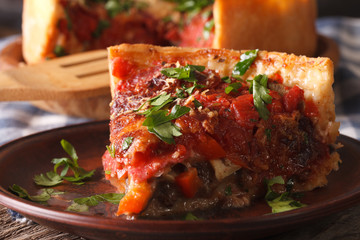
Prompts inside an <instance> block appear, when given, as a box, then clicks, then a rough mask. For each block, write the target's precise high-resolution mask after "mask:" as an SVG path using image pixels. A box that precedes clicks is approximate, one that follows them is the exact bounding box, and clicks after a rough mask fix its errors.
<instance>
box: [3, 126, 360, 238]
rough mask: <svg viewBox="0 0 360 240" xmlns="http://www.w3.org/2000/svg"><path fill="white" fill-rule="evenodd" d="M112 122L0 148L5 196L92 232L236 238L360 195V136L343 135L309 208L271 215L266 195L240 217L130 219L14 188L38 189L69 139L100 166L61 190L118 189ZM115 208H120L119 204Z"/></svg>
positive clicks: (105, 207) (35, 215)
mask: <svg viewBox="0 0 360 240" xmlns="http://www.w3.org/2000/svg"><path fill="white" fill-rule="evenodd" d="M108 136H109V132H108V122H107V121H102V122H91V123H86V124H81V125H75V126H70V127H65V128H60V129H54V130H51V131H47V132H42V133H38V134H35V135H31V136H28V137H24V138H21V139H19V140H15V141H13V142H10V143H8V144H5V145H3V146H1V147H0V203H1V204H3V205H5V206H7V207H9V208H11V209H13V210H16V211H18V212H20V213H22V214H23V215H25V216H27V217H28V218H30V219H32V220H34V221H35V222H37V223H39V224H42V225H46V226H49V227H52V228H55V229H58V230H61V231H65V232H71V233H74V234H77V235H80V236H84V237H86V238H90V239H115V238H121V239H230V238H232V237H236V236H241V237H242V238H255V237H264V236H268V235H271V234H275V233H280V232H282V231H285V230H288V229H291V228H295V227H301V224H304V223H308V222H309V221H312V220H316V219H319V218H321V217H324V216H327V215H329V214H331V213H334V212H336V211H339V210H342V209H345V208H348V207H350V206H352V205H353V204H355V203H357V202H359V199H360V161H359V160H360V142H359V141H357V140H354V139H351V138H349V137H346V136H340V137H339V141H340V142H341V143H342V144H343V145H344V147H343V148H342V149H340V150H339V153H340V155H341V158H342V160H343V163H342V164H341V166H340V170H339V171H337V172H333V173H332V174H331V175H330V176H329V184H328V186H327V187H324V188H321V189H317V190H315V191H312V192H309V193H306V194H305V196H304V197H303V198H302V200H301V201H302V202H303V203H306V204H308V206H307V207H304V208H301V209H298V210H294V211H289V212H285V213H280V214H267V213H269V211H270V209H269V208H268V207H267V206H266V204H265V203H264V202H262V201H260V202H256V203H255V204H253V206H252V207H249V208H247V209H245V210H242V211H239V212H238V213H237V216H236V217H232V218H226V219H215V220H199V221H182V220H145V219H138V220H126V219H123V218H121V217H115V216H114V215H113V211H114V210H115V209H116V206H114V205H111V204H102V205H99V206H98V207H95V208H94V209H92V210H91V212H87V213H73V212H67V211H65V210H64V209H65V208H66V206H67V204H69V203H68V202H67V201H66V200H64V199H63V200H62V201H60V200H59V201H58V200H55V201H50V202H49V205H50V206H45V205H41V204H36V203H32V202H30V201H27V200H24V199H21V198H19V197H17V196H15V195H13V194H11V193H10V192H9V191H8V187H9V186H10V185H12V184H18V185H20V186H22V187H24V188H26V189H27V190H28V191H29V192H30V194H32V195H34V194H35V193H36V192H37V191H38V190H39V188H38V187H37V186H35V184H34V183H33V181H32V178H33V176H34V175H35V174H39V173H43V172H46V171H49V170H50V169H52V164H51V162H50V160H51V159H52V158H54V157H63V156H65V155H66V154H64V152H63V150H62V149H61V147H60V144H59V142H60V140H61V139H66V140H68V141H69V142H71V143H72V144H73V145H74V147H75V148H76V150H77V153H78V155H79V163H80V165H82V166H84V168H85V169H87V170H90V169H96V174H95V176H94V177H93V179H92V180H91V181H89V182H87V183H86V184H85V185H83V186H75V185H60V186H59V187H57V188H58V189H59V190H65V191H66V192H69V194H68V195H67V196H65V197H63V198H67V199H71V198H74V197H79V196H89V195H93V194H96V193H104V192H113V191H114V189H113V187H112V186H111V185H110V184H109V183H108V182H107V181H105V180H104V179H103V178H104V175H103V173H102V167H101V155H102V154H103V152H104V150H105V145H106V144H108ZM114 208H115V209H114Z"/></svg>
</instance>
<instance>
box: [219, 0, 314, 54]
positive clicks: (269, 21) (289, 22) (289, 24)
mask: <svg viewBox="0 0 360 240" xmlns="http://www.w3.org/2000/svg"><path fill="white" fill-rule="evenodd" d="M315 20H316V3H315V1H314V0H287V1H283V0H269V1H264V0H251V1H246V0H245V1H241V0H216V1H215V5H214V21H215V38H214V43H213V47H215V48H229V49H256V48H258V49H261V50H268V51H279V52H287V53H294V54H297V55H306V56H314V54H315V50H316V42H317V41H316V39H317V35H316V29H315Z"/></svg>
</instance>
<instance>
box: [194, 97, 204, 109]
mask: <svg viewBox="0 0 360 240" xmlns="http://www.w3.org/2000/svg"><path fill="white" fill-rule="evenodd" d="M193 103H194V105H195V107H196V108H199V107H202V106H203V105H202V104H201V102H199V101H198V100H197V99H194V100H193Z"/></svg>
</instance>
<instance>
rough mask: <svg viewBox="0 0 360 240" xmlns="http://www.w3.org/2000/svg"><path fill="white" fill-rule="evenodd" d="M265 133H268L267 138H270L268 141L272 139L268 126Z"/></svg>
mask: <svg viewBox="0 0 360 240" xmlns="http://www.w3.org/2000/svg"><path fill="white" fill-rule="evenodd" d="M265 135H266V139H267V140H268V142H270V141H271V129H269V128H267V129H265Z"/></svg>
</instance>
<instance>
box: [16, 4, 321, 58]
mask: <svg viewBox="0 0 360 240" xmlns="http://www.w3.org/2000/svg"><path fill="white" fill-rule="evenodd" d="M315 19H316V2H315V0H301V1H298V0H287V1H283V0H275V1H274V0H252V1H248V0H216V1H215V0H46V1H44V0H24V11H23V27H22V28H23V55H24V58H25V60H26V62H27V63H30V64H31V63H36V62H39V61H42V60H44V59H48V58H54V57H58V56H63V55H66V54H72V53H77V52H82V51H87V50H91V49H101V48H105V47H108V46H111V45H115V44H120V43H148V44H156V45H163V46H164V45H175V46H190V47H214V48H228V49H255V48H259V49H263V50H268V51H270V50H273V51H281V52H288V53H294V54H301V55H307V56H314V54H315V50H316V44H317V34H316V29H315Z"/></svg>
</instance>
